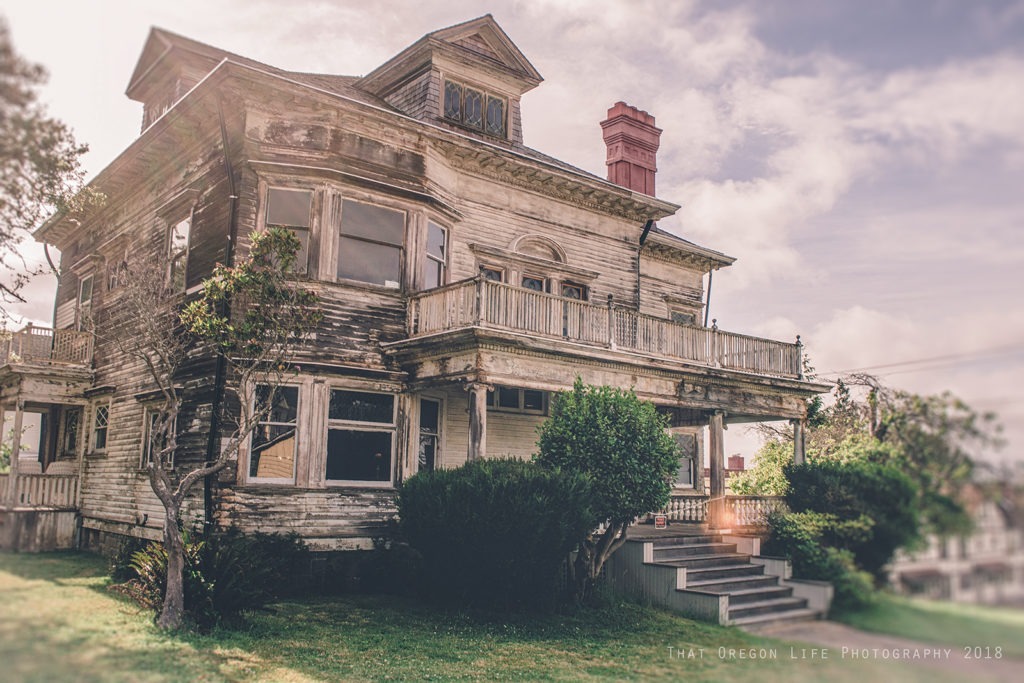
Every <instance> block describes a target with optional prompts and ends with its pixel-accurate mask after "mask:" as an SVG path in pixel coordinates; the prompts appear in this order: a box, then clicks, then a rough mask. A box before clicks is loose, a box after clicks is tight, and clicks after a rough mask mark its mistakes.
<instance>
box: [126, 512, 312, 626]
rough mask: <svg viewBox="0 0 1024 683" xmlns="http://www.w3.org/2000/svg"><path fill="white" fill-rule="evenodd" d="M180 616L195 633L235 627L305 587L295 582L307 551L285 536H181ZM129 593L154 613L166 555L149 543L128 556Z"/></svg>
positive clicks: (230, 532) (159, 599)
mask: <svg viewBox="0 0 1024 683" xmlns="http://www.w3.org/2000/svg"><path fill="white" fill-rule="evenodd" d="M183 539H184V544H185V570H184V576H183V583H184V594H185V613H186V614H187V615H188V617H189V619H190V620H191V621H192V622H193V623H195V624H196V625H197V626H199V627H200V628H210V627H212V626H215V625H218V624H230V623H233V622H237V621H238V620H239V619H240V617H241V615H242V614H243V613H244V612H248V611H254V610H258V609H261V608H262V607H264V606H265V605H266V604H267V603H268V602H270V601H272V600H274V599H277V598H280V597H284V596H288V595H295V594H296V593H299V592H301V591H303V590H304V589H305V583H304V582H303V581H301V580H296V579H295V576H296V575H297V574H301V572H297V571H296V570H297V569H300V568H301V566H302V565H303V564H307V563H308V551H307V550H306V547H305V545H304V544H303V543H302V541H301V540H299V538H298V536H296V535H295V534H291V535H288V536H282V535H280V534H260V533H257V534H251V535H246V534H242V533H241V532H239V531H238V530H236V529H230V530H228V531H224V532H217V533H214V534H210V535H209V536H208V537H207V538H205V539H197V540H193V539H192V538H191V537H190V535H189V534H188V533H184V534H183ZM131 567H132V569H133V570H134V573H135V579H134V580H133V582H132V588H133V590H132V593H133V594H134V595H135V597H136V598H137V599H138V600H139V601H140V602H141V603H142V604H143V605H145V606H147V607H150V608H152V609H154V610H156V611H159V610H160V608H161V607H162V605H163V597H164V590H165V587H166V583H167V552H166V551H165V550H164V547H163V545H161V544H159V543H150V544H149V545H148V546H147V547H146V548H145V549H143V550H141V551H138V552H136V553H135V554H134V556H133V557H132V561H131Z"/></svg>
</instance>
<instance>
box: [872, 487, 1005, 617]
mask: <svg viewBox="0 0 1024 683" xmlns="http://www.w3.org/2000/svg"><path fill="white" fill-rule="evenodd" d="M977 493H978V489H975V488H971V489H969V490H968V497H969V500H968V501H967V506H968V509H969V510H970V511H971V517H972V519H973V521H974V531H973V532H972V533H971V534H970V535H968V536H953V537H948V538H943V537H939V536H929V537H928V538H927V539H925V541H926V543H927V545H926V547H924V548H923V549H921V550H918V551H915V552H906V551H902V550H901V551H899V552H898V553H897V554H896V557H895V558H894V559H893V562H892V564H891V565H890V568H889V583H890V584H891V585H892V587H893V588H894V589H896V590H897V591H899V592H901V593H905V594H908V595H922V596H925V597H929V598H938V599H944V600H953V601H955V602H975V603H987V604H1008V603H1014V604H1018V605H1024V527H1022V526H1021V522H1022V521H1024V520H1021V519H1015V518H1014V515H1013V514H1012V511H1011V510H1010V509H1008V506H1007V505H1006V504H999V503H996V502H995V501H993V500H986V499H982V498H980V497H979V495H977Z"/></svg>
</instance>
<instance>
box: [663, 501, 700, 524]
mask: <svg viewBox="0 0 1024 683" xmlns="http://www.w3.org/2000/svg"><path fill="white" fill-rule="evenodd" d="M662 512H663V513H664V514H666V515H668V518H669V519H670V520H672V521H673V522H697V523H700V522H704V521H705V520H707V517H708V499H707V497H706V496H672V498H671V499H669V501H668V506H666V507H665V509H664V510H662Z"/></svg>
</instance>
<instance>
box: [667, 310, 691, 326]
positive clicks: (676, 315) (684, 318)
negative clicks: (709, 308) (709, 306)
mask: <svg viewBox="0 0 1024 683" xmlns="http://www.w3.org/2000/svg"><path fill="white" fill-rule="evenodd" d="M669 317H670V318H671V320H672V322H674V323H680V324H682V325H693V324H694V322H695V320H696V318H695V316H694V315H693V313H683V312H682V311H672V313H671V314H670V316H669Z"/></svg>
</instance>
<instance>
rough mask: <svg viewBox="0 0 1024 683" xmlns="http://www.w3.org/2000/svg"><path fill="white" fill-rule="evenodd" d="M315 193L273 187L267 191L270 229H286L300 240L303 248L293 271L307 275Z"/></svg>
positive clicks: (297, 256)
mask: <svg viewBox="0 0 1024 683" xmlns="http://www.w3.org/2000/svg"><path fill="white" fill-rule="evenodd" d="M312 210H313V191H312V190H292V189H288V188H283V187H271V188H270V189H268V190H267V218H266V220H265V221H264V225H266V227H268V228H284V229H285V230H290V231H291V232H292V234H294V235H295V236H296V237H298V238H299V242H300V243H301V246H300V247H299V252H298V253H297V254H296V255H295V265H294V266H292V271H293V272H295V273H299V274H305V272H306V270H307V269H308V267H309V231H310V226H311V225H312V219H311V216H312Z"/></svg>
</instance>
